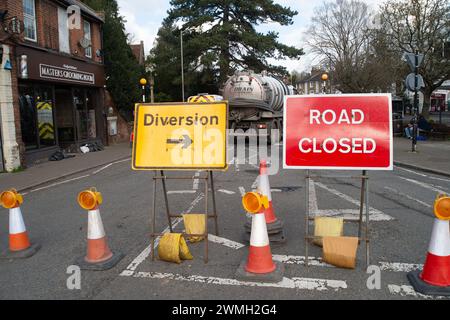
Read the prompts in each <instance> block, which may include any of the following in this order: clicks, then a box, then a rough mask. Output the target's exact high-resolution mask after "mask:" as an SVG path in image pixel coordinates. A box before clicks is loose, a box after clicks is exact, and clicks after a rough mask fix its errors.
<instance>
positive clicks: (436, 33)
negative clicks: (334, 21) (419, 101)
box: [380, 0, 450, 116]
mask: <svg viewBox="0 0 450 320" xmlns="http://www.w3.org/2000/svg"><path fill="white" fill-rule="evenodd" d="M381 23H382V26H383V28H382V29H381V30H380V31H381V32H382V34H383V35H384V36H385V37H386V39H387V41H388V42H390V43H391V46H393V48H394V49H395V50H397V51H398V52H399V53H403V52H409V53H414V52H416V50H417V51H418V52H419V53H422V54H424V55H425V57H424V61H423V64H422V66H421V68H420V70H419V72H420V73H421V75H422V76H423V78H424V81H425V85H426V86H425V88H424V90H423V93H424V98H425V99H424V101H425V103H424V107H423V110H422V114H423V115H424V116H428V114H429V102H430V97H431V94H432V92H433V91H434V90H436V89H437V88H439V87H440V86H441V85H442V83H443V82H444V81H445V80H447V79H449V78H450V61H449V57H445V55H444V54H443V48H444V43H445V42H446V41H449V38H450V4H449V1H448V0H389V1H388V2H387V3H385V4H384V5H383V6H382V8H381Z"/></svg>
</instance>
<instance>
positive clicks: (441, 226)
mask: <svg viewBox="0 0 450 320" xmlns="http://www.w3.org/2000/svg"><path fill="white" fill-rule="evenodd" d="M434 214H435V215H436V219H435V220H434V226H433V231H432V233H431V241H430V245H429V248H428V254H427V257H426V261H425V265H424V267H423V270H422V272H420V271H415V272H410V273H409V274H408V280H409V282H410V283H411V285H412V286H413V287H414V289H415V290H416V291H417V292H420V293H422V294H425V295H439V296H450V229H449V228H450V225H449V221H450V197H448V196H446V195H439V196H438V198H437V199H436V202H435V204H434Z"/></svg>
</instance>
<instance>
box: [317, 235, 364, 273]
mask: <svg viewBox="0 0 450 320" xmlns="http://www.w3.org/2000/svg"><path fill="white" fill-rule="evenodd" d="M357 249H358V238H355V237H324V238H323V261H325V262H326V263H329V264H331V265H334V266H336V267H340V268H347V269H354V268H355V265H356V251H357Z"/></svg>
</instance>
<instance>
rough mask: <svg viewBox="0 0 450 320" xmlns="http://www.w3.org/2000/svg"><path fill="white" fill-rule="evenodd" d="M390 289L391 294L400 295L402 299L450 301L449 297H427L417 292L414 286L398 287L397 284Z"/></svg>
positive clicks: (390, 286) (389, 286)
mask: <svg viewBox="0 0 450 320" xmlns="http://www.w3.org/2000/svg"><path fill="white" fill-rule="evenodd" d="M388 289H389V292H390V293H391V294H393V295H399V296H402V297H415V298H422V299H448V298H449V297H443V296H427V295H424V294H421V293H418V292H416V291H415V290H414V288H413V287H412V286H407V285H402V286H398V285H396V284H389V285H388Z"/></svg>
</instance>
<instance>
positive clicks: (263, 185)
mask: <svg viewBox="0 0 450 320" xmlns="http://www.w3.org/2000/svg"><path fill="white" fill-rule="evenodd" d="M267 173H268V172H267V162H266V161H265V160H261V162H260V165H259V183H258V192H259V193H261V194H262V195H264V196H266V197H267V199H269V206H268V207H267V208H265V209H264V215H265V217H266V222H267V223H268V224H271V223H274V222H275V221H277V217H276V216H275V212H274V209H273V205H272V194H271V191H270V183H269V176H268V174H267Z"/></svg>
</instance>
